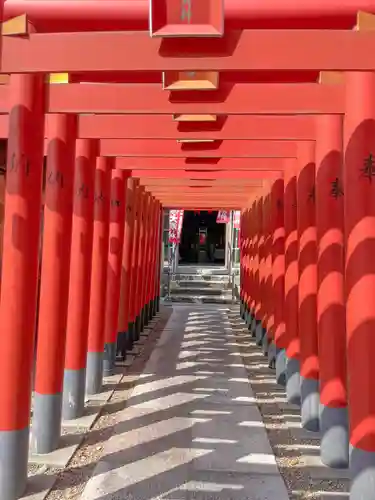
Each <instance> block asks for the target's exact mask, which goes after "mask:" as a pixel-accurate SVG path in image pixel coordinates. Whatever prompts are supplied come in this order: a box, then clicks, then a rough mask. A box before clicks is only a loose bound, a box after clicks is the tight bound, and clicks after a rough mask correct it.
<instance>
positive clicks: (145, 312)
mask: <svg viewBox="0 0 375 500" xmlns="http://www.w3.org/2000/svg"><path fill="white" fill-rule="evenodd" d="M149 316H150V309H149V304H145V307H144V309H143V325H144V326H147V325H148V321H149V319H148V318H149Z"/></svg>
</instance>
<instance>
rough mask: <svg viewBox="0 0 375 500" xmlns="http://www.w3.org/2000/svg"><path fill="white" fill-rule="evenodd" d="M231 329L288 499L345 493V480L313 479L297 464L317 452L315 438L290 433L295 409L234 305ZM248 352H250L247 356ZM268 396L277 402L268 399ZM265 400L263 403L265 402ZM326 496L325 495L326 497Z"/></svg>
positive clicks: (322, 497) (305, 468) (296, 413)
mask: <svg viewBox="0 0 375 500" xmlns="http://www.w3.org/2000/svg"><path fill="white" fill-rule="evenodd" d="M230 320H231V323H232V327H233V331H234V333H235V334H236V335H237V343H238V345H239V348H240V353H241V354H242V356H243V361H244V364H245V366H246V369H247V372H248V377H249V380H250V382H251V384H252V389H253V392H254V397H255V398H256V400H257V404H258V407H259V410H260V412H261V414H262V417H263V421H264V423H265V425H266V429H267V433H268V438H269V440H270V443H271V446H272V449H273V452H274V454H275V457H276V461H277V464H278V467H279V470H280V473H281V475H282V477H283V479H284V481H285V484H286V486H287V488H288V492H289V498H290V499H291V500H297V499H298V500H302V499H324V498H325V493H327V495H329V493H330V492H331V493H332V492H342V493H347V492H349V481H348V480H345V479H342V480H341V479H340V480H324V481H322V480H317V479H315V478H314V479H313V478H312V477H311V476H310V474H309V471H308V469H307V467H302V466H301V459H302V457H303V456H304V455H319V441H318V440H317V439H299V438H296V436H295V435H294V434H293V433H292V430H291V429H290V427H289V425H288V424H289V423H290V422H298V423H300V418H299V409H298V408H297V407H296V406H293V405H288V404H287V402H286V395H285V391H284V389H283V388H282V387H280V386H278V385H277V384H276V381H275V371H274V370H273V369H270V368H269V367H268V363H267V360H266V358H265V357H264V356H263V355H262V354H261V348H260V347H258V346H257V345H256V344H255V342H254V340H253V339H252V338H251V337H250V336H249V332H248V330H247V328H246V327H245V328H244V322H243V321H242V320H241V319H240V318H239V310H238V311H237V308H236V310H235V311H233V312H232V313H231V314H230ZM249 354H252V355H251V356H249ZM272 398H275V399H277V402H269V401H270V400H272ZM265 401H267V402H265ZM327 498H329V496H327Z"/></svg>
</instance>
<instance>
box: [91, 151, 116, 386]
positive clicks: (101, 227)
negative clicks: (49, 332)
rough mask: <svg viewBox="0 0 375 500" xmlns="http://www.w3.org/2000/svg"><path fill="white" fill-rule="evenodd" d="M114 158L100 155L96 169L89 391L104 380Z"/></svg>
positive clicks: (100, 384)
mask: <svg viewBox="0 0 375 500" xmlns="http://www.w3.org/2000/svg"><path fill="white" fill-rule="evenodd" d="M113 166H114V162H113V161H112V158H106V157H98V158H97V159H96V169H95V192H94V229H93V246H92V263H91V290H90V314H89V329H88V352H87V369H86V393H87V394H96V393H98V392H100V390H101V387H102V380H103V349H104V325H105V317H106V283H107V269H108V242H109V207H110V196H111V171H112V167H113Z"/></svg>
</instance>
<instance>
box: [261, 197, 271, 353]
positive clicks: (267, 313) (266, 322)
mask: <svg viewBox="0 0 375 500" xmlns="http://www.w3.org/2000/svg"><path fill="white" fill-rule="evenodd" d="M270 201H271V200H270V191H269V188H267V194H266V195H265V196H264V210H263V227H264V284H263V297H264V298H263V309H264V312H263V328H264V336H263V343H262V350H263V353H264V354H265V355H266V356H268V354H269V353H268V350H269V345H270V343H271V342H272V338H273V321H274V319H273V304H272V303H271V294H272V239H271V226H270V223H271V204H270ZM271 354H272V352H271ZM271 358H272V356H271Z"/></svg>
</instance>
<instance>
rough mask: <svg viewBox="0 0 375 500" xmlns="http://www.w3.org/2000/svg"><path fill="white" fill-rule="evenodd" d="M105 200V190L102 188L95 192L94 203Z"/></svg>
mask: <svg viewBox="0 0 375 500" xmlns="http://www.w3.org/2000/svg"><path fill="white" fill-rule="evenodd" d="M103 201H104V196H103V191H102V190H100V192H99V193H95V198H94V203H103Z"/></svg>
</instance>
